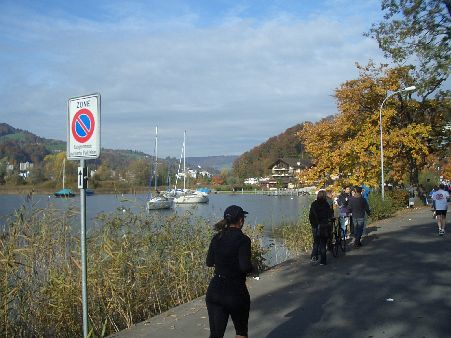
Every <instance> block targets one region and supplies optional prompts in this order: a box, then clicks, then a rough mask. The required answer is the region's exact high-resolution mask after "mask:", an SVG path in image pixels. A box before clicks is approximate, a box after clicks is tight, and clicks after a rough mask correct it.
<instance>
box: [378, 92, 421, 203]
mask: <svg viewBox="0 0 451 338" xmlns="http://www.w3.org/2000/svg"><path fill="white" fill-rule="evenodd" d="M415 89H417V87H415V86H410V87H407V88H403V89H400V90H397V91H395V92H393V93H391V94H387V96H385V99H384V101H382V103H381V107H380V109H379V125H380V131H381V193H382V201H383V200H384V197H385V196H384V145H383V144H382V107H383V106H384V103H385V101H387V99H388V98H390V97H392V96H393V95H395V94H398V93H402V92H411V91H414V90H415Z"/></svg>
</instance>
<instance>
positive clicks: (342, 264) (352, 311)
mask: <svg viewBox="0 0 451 338" xmlns="http://www.w3.org/2000/svg"><path fill="white" fill-rule="evenodd" d="M448 218H450V217H448ZM435 222H436V221H435V220H434V219H432V213H431V212H430V210H429V208H426V207H422V208H420V209H414V210H405V211H402V212H401V213H400V214H399V215H398V216H397V217H395V218H391V219H387V220H383V221H380V222H377V223H374V224H373V225H371V226H370V227H369V228H368V232H369V234H368V236H367V237H366V238H365V239H364V241H363V244H364V246H363V247H362V248H359V249H350V250H349V252H348V253H347V254H346V256H339V257H338V258H334V257H332V256H331V255H330V253H328V265H327V266H312V265H310V263H309V262H308V257H307V256H302V257H299V258H297V259H294V260H290V261H288V262H285V263H283V264H281V265H278V266H276V267H274V268H272V269H271V270H269V271H266V272H265V273H262V274H261V275H260V280H255V279H249V280H248V286H249V292H250V294H251V299H252V304H251V313H250V320H249V337H251V338H261V337H270V338H292V337H334V338H335V337H337V338H340V337H343V338H351V337H356V338H358V337H365V338H370V337H371V338H378V337H419V338H422V337H427V338H435V337H437V338H439V337H449V336H450V334H451V333H450V332H451V320H450V318H451V226H448V234H447V235H445V236H443V237H438V236H437V226H436V223H435ZM449 223H451V222H449ZM208 336H209V329H208V317H207V311H206V308H205V305H204V298H203V297H201V298H199V299H196V300H195V301H193V302H191V303H188V304H184V305H182V306H179V307H177V308H174V309H172V310H170V311H168V312H166V313H163V314H162V315H159V316H156V317H154V318H151V319H150V320H148V321H146V322H142V323H140V324H138V325H136V326H134V327H132V328H131V329H128V330H125V331H122V332H119V333H118V334H116V335H114V337H120V338H128V337H130V338H131V337H138V338H139V337H158V338H164V337H168V338H169V337H171V338H182V337H183V338H191V337H208ZM225 337H234V330H233V325H232V322H231V320H229V325H228V328H227V331H226V335H225Z"/></svg>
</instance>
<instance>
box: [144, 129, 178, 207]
mask: <svg viewBox="0 0 451 338" xmlns="http://www.w3.org/2000/svg"><path fill="white" fill-rule="evenodd" d="M154 173H155V178H154V180H155V194H156V196H155V197H152V196H150V199H149V200H148V201H147V210H160V209H170V208H172V206H173V204H174V202H173V199H172V198H169V197H166V196H163V195H161V194H160V192H159V191H158V189H157V181H158V179H157V178H158V127H155V170H154Z"/></svg>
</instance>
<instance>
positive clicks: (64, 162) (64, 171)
mask: <svg viewBox="0 0 451 338" xmlns="http://www.w3.org/2000/svg"><path fill="white" fill-rule="evenodd" d="M65 180H66V159H64V160H63V189H64V183H65Z"/></svg>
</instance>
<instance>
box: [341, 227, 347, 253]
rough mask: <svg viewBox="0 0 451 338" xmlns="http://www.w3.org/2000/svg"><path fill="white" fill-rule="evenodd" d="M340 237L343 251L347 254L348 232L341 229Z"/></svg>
mask: <svg viewBox="0 0 451 338" xmlns="http://www.w3.org/2000/svg"><path fill="white" fill-rule="evenodd" d="M340 236H341V240H340V248H341V251H343V252H346V231H344V230H343V229H340Z"/></svg>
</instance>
